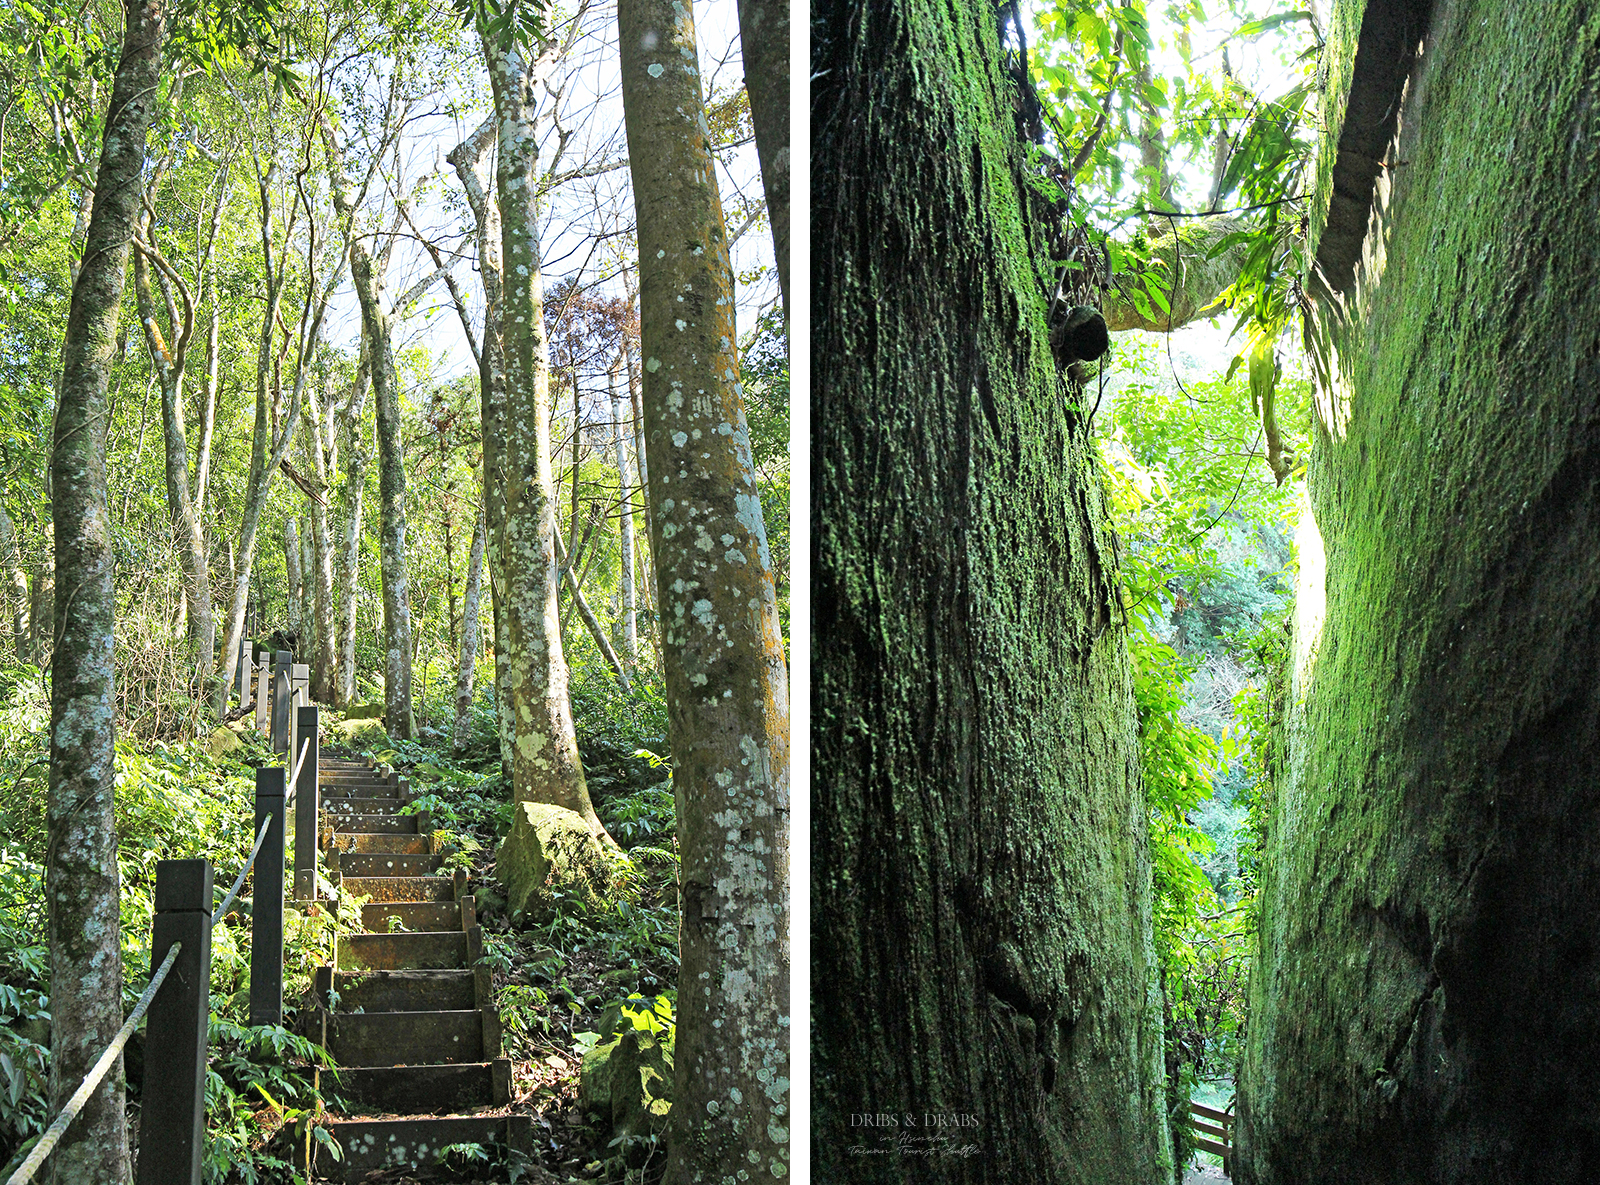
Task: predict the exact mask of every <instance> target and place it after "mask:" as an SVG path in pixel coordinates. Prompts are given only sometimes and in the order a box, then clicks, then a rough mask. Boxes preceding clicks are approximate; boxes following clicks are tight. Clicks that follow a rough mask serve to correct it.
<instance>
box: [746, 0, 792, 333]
mask: <svg viewBox="0 0 1600 1185" xmlns="http://www.w3.org/2000/svg"><path fill="white" fill-rule="evenodd" d="M739 44H740V47H741V49H742V51H743V57H744V89H745V92H746V93H747V94H748V95H749V96H750V122H751V123H752V124H753V125H754V126H755V132H756V155H757V157H758V158H759V159H760V161H761V184H762V187H763V188H764V189H765V190H766V194H767V219H768V221H769V222H771V223H772V246H773V250H774V251H775V252H776V253H777V257H778V287H779V289H780V291H781V293H782V295H783V308H784V313H785V318H786V319H787V314H788V310H789V0H739Z"/></svg>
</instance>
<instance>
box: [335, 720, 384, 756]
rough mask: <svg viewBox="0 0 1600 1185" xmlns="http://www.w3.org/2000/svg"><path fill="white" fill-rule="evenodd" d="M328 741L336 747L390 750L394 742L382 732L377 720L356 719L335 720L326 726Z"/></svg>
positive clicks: (381, 725) (381, 726) (380, 724)
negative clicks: (336, 745)
mask: <svg viewBox="0 0 1600 1185" xmlns="http://www.w3.org/2000/svg"><path fill="white" fill-rule="evenodd" d="M327 731H328V732H329V734H330V736H329V739H330V740H331V741H332V742H333V743H334V744H338V745H346V746H348V747H350V748H352V749H392V748H394V742H392V741H391V740H390V739H389V734H388V733H387V732H385V731H384V729H383V724H382V723H381V722H380V721H377V720H369V719H365V718H359V717H358V718H356V719H348V720H335V721H334V722H333V723H332V724H330V725H328V728H327Z"/></svg>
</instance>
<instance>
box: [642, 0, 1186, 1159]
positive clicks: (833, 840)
mask: <svg viewBox="0 0 1600 1185" xmlns="http://www.w3.org/2000/svg"><path fill="white" fill-rule="evenodd" d="M995 11H996V9H995V6H994V5H992V4H991V3H989V0H960V2H956V3H945V2H934V0H906V2H902V3H898V4H894V3H883V2H876V3H869V4H867V5H864V6H863V5H861V4H858V3H855V2H854V0H824V2H823V3H821V4H820V5H818V6H814V7H813V10H812V22H813V23H812V30H813V34H812V46H813V50H812V52H813V60H812V64H811V68H812V76H813V78H815V79H816V82H815V84H814V87H813V94H812V104H813V106H812V110H813V125H812V126H813V127H814V128H815V129H817V130H816V132H815V134H814V142H813V147H812V161H813V171H812V177H813V201H812V206H811V208H812V211H813V227H812V233H813V237H814V239H815V240H816V241H817V242H825V243H827V244H828V250H827V251H826V252H821V253H819V254H817V256H816V257H815V270H814V272H813V295H812V301H813V304H814V306H815V307H817V308H821V309H827V310H828V316H827V317H826V318H824V319H819V321H818V331H817V334H816V337H815V339H814V341H813V345H812V354H813V358H814V360H815V367H816V369H815V372H814V379H813V391H814V395H813V414H812V425H813V444H812V458H813V460H812V472H813V474H814V479H813V480H814V485H813V491H814V492H813V501H812V507H811V521H812V522H814V523H815V524H817V526H816V530H815V531H814V533H813V536H812V551H813V566H812V588H813V593H812V597H813V600H812V619H813V621H815V622H817V623H818V627H817V635H816V638H815V640H814V643H813V648H812V649H813V659H812V671H813V675H812V704H813V707H812V712H813V715H812V736H813V751H814V756H813V758H812V761H813V766H812V770H813V780H812V787H813V789H812V804H813V805H812V816H811V818H812V821H813V822H812V834H811V868H812V890H811V901H812V905H811V919H812V921H811V928H812V935H813V938H812V948H811V949H812V952H813V954H812V967H811V983H812V988H813V996H812V1011H811V1015H812V1025H813V1033H812V1063H811V1064H812V1082H813V1088H812V1094H811V1132H812V1173H813V1175H814V1176H815V1177H816V1178H817V1179H818V1180H826V1181H830V1182H837V1183H841V1185H852V1183H859V1182H886V1181H898V1180H939V1181H943V1182H950V1183H958V1182H959V1183H962V1185H978V1183H980V1182H981V1183H985V1185H989V1183H992V1185H1046V1183H1049V1185H1061V1183H1068V1185H1156V1183H1158V1182H1163V1181H1167V1182H1170V1181H1171V1180H1172V1179H1173V1165H1172V1159H1171V1148H1170V1144H1169V1141H1168V1139H1167V1130H1166V1120H1165V1106H1164V1084H1163V1067H1162V1060H1161V1059H1162V1028H1161V996H1160V990H1159V982H1158V977H1157V964H1156V962H1155V956H1154V951H1153V949H1152V943H1151V930H1150V926H1151V873H1150V864H1149V857H1148V853H1147V847H1146V833H1145V829H1146V824H1145V811H1146V806H1145V801H1144V792H1143V788H1142V786H1141V784H1140V778H1139V772H1138V770H1139V764H1138V749H1137V741H1136V732H1135V725H1136V718H1135V712H1134V705H1133V697H1132V688H1131V680H1130V676H1129V669H1128V659H1127V651H1126V647H1125V644H1124V640H1123V638H1122V636H1121V633H1120V631H1119V629H1118V622H1119V621H1120V616H1119V614H1118V611H1117V608H1116V604H1117V596H1118V593H1117V579H1116V574H1115V573H1116V553H1115V550H1114V548H1115V541H1114V538H1113V536H1112V534H1111V531H1110V528H1109V525H1108V523H1107V516H1106V509H1105V496H1104V492H1103V489H1102V487H1101V484H1100V481H1099V479H1098V477H1097V476H1096V474H1097V470H1096V462H1095V460H1094V445H1093V442H1092V441H1091V439H1090V434H1089V429H1088V426H1087V425H1086V424H1085V423H1084V420H1083V417H1082V416H1081V415H1080V414H1079V413H1078V412H1077V411H1076V410H1075V409H1076V408H1077V407H1079V406H1080V404H1079V401H1078V396H1079V394H1080V393H1078V392H1073V391H1071V390H1069V389H1067V388H1066V384H1065V382H1064V380H1063V377H1062V375H1061V374H1060V372H1058V370H1057V368H1056V365H1055V361H1054V359H1053V357H1052V356H1051V353H1050V348H1049V341H1048V333H1047V329H1046V324H1045V317H1046V312H1047V302H1046V299H1045V296H1044V295H1043V293H1045V292H1048V291H1049V288H1046V287H1044V286H1043V284H1042V277H1043V276H1044V275H1051V276H1052V282H1053V273H1050V272H1049V271H1048V268H1049V256H1048V250H1047V247H1046V245H1045V244H1044V243H1043V242H1042V241H1041V239H1040V238H1039V237H1037V236H1038V233H1039V232H1038V231H1037V230H1035V231H1033V232H1032V237H1031V236H1030V230H1029V227H1030V226H1031V227H1034V228H1037V227H1039V226H1040V225H1041V223H1042V218H1041V217H1040V214H1041V213H1042V212H1041V211H1038V210H1037V209H1030V208H1029V205H1028V203H1029V202H1030V197H1029V194H1030V187H1029V186H1028V183H1027V180H1026V178H1025V176H1024V167H1023V160H1024V158H1023V153H1022V150H1021V145H1020V144H1019V143H1018V142H1017V139H1016V133H1015V130H1014V128H1015V122H1014V115H1013V108H1012V102H1011V97H1010V94H1011V92H1010V90H1009V89H1008V83H1007V81H1006V75H1005V74H1004V73H1003V72H1002V70H1001V66H1000V60H999V59H1000V46H999V43H998V34H997V30H996V25H995ZM623 44H624V45H626V44H627V40H626V39H624V42H623ZM930 144H932V145H937V146H938V148H937V151H929V150H928V147H927V146H928V145H930ZM650 254H651V252H649V251H641V255H643V256H644V257H645V258H646V259H648V258H649V256H650ZM652 352H653V351H652V350H651V349H650V347H648V346H647V347H646V349H645V353H646V355H647V356H649V355H650V354H651V353H652ZM647 381H648V379H647ZM651 443H652V445H653V444H654V440H653V439H652V442H651ZM655 470H656V465H655V462H654V458H652V461H651V471H652V473H653V472H655ZM749 496H750V497H751V499H752V500H753V499H754V493H753V492H752V493H751V494H750V495H749ZM663 614H664V616H668V618H669V619H670V614H671V609H670V606H669V605H668V603H667V602H666V601H665V600H663ZM685 924H686V925H687V922H686V923H685ZM684 982H688V983H692V982H693V980H692V979H691V978H690V977H689V976H688V975H687V974H685V976H684ZM901 1111H906V1112H911V1113H914V1114H915V1115H916V1119H917V1122H918V1126H919V1128H920V1126H921V1125H922V1123H923V1117H924V1116H925V1115H928V1114H938V1115H944V1116H946V1117H955V1120H956V1122H959V1123H960V1124H961V1125H962V1126H961V1127H959V1128H956V1129H955V1135H954V1140H955V1145H954V1146H955V1147H957V1148H960V1147H964V1146H970V1147H971V1149H972V1150H973V1153H974V1154H972V1155H967V1156H965V1157H964V1158H962V1159H956V1158H953V1157H946V1158H944V1159H941V1160H939V1161H937V1162H935V1163H936V1165H937V1171H933V1169H932V1166H930V1167H929V1170H928V1171H925V1172H922V1171H919V1165H921V1164H926V1163H927V1162H919V1161H914V1160H909V1159H902V1153H901V1151H900V1150H899V1149H898V1148H897V1146H896V1145H895V1143H894V1142H893V1139H892V1136H893V1135H895V1134H898V1133H893V1132H891V1133H884V1132H881V1131H871V1130H864V1129H863V1128H862V1127H860V1126H859V1116H861V1115H863V1114H866V1115H874V1114H881V1113H889V1114H893V1113H896V1112H901ZM912 1134H913V1135H915V1134H916V1133H912ZM886 1135H887V1136H890V1137H891V1138H889V1139H885V1138H884V1137H885V1136H886ZM862 1145H864V1146H865V1150H866V1151H867V1152H868V1153H871V1154H870V1155H852V1154H851V1149H852V1147H853V1146H862ZM916 1147H917V1146H916V1145H912V1146H911V1147H910V1150H911V1151H913V1152H914V1151H915V1150H916ZM879 1153H881V1154H879Z"/></svg>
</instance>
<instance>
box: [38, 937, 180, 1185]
mask: <svg viewBox="0 0 1600 1185" xmlns="http://www.w3.org/2000/svg"><path fill="white" fill-rule="evenodd" d="M182 949H183V943H181V942H174V943H173V944H172V946H171V947H170V948H168V950H167V957H166V958H165V959H164V960H162V963H161V968H160V970H158V971H157V972H156V973H155V974H154V975H152V976H151V977H150V983H149V986H147V987H146V988H145V989H144V995H142V996H140V997H139V1002H138V1003H137V1004H135V1005H134V1006H133V1011H132V1012H130V1013H129V1014H128V1019H127V1020H126V1021H124V1022H123V1025H122V1028H120V1029H119V1030H117V1035H116V1036H115V1037H113V1038H111V1044H110V1045H108V1046H106V1051H105V1052H104V1053H102V1054H101V1055H100V1060H99V1061H97V1062H95V1064H94V1068H93V1069H92V1070H90V1071H89V1072H88V1073H87V1074H85V1075H84V1078H83V1081H82V1082H81V1083H79V1084H78V1089H77V1090H75V1091H73V1093H72V1097H71V1098H70V1099H68V1100H67V1105H66V1106H65V1107H63V1108H62V1109H61V1114H60V1115H57V1116H56V1121H55V1122H54V1123H52V1124H51V1125H50V1127H49V1128H48V1129H47V1130H46V1131H45V1133H44V1135H42V1136H40V1137H39V1142H38V1143H37V1144H35V1145H34V1146H33V1151H32V1152H30V1153H28V1159H27V1160H25V1161H23V1162H22V1164H21V1166H19V1167H18V1169H17V1171H16V1172H14V1173H12V1174H11V1176H10V1177H9V1178H8V1179H7V1181H6V1185H26V1183H27V1182H29V1181H32V1180H33V1174H34V1173H36V1172H38V1171H39V1166H40V1165H42V1164H43V1163H44V1161H45V1157H47V1156H49V1155H50V1152H51V1150H52V1149H53V1148H55V1146H56V1144H57V1143H58V1142H59V1141H60V1139H61V1137H62V1136H63V1135H64V1134H65V1133H66V1130H67V1128H68V1127H70V1126H71V1125H72V1121H73V1120H74V1119H76V1118H77V1117H78V1112H79V1111H81V1110H83V1105H84V1104H85V1103H87V1102H88V1101H89V1099H90V1096H92V1095H93V1094H94V1092H95V1091H96V1090H97V1089H99V1087H100V1080H101V1079H102V1078H104V1077H105V1076H106V1073H107V1071H109V1070H110V1069H111V1067H112V1065H114V1064H115V1063H116V1060H117V1058H118V1057H120V1056H121V1054H122V1047H123V1046H124V1045H126V1044H127V1043H128V1038H129V1037H131V1036H133V1030H134V1029H135V1028H136V1027H138V1024H139V1021H140V1020H141V1019H143V1017H144V1014H145V1012H146V1011H147V1010H148V1009H149V1007H150V1001H151V1000H154V999H155V998H156V991H157V990H158V989H159V988H160V987H161V984H162V981H163V980H165V979H166V978H167V972H168V971H171V970H172V964H173V961H174V960H175V959H177V957H178V952H179V951H180V950H182Z"/></svg>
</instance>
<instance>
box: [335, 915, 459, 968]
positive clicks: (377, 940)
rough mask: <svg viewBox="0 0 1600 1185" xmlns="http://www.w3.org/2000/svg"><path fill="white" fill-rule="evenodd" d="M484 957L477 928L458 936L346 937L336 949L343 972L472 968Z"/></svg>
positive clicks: (380, 935) (354, 935) (366, 935)
mask: <svg viewBox="0 0 1600 1185" xmlns="http://www.w3.org/2000/svg"><path fill="white" fill-rule="evenodd" d="M482 954H483V931H482V930H481V929H479V928H478V927H477V926H474V927H473V928H472V929H471V930H467V931H465V932H462V933H456V934H428V933H423V934H345V935H341V936H340V937H339V939H338V942H337V944H336V946H335V948H334V967H335V968H336V969H337V970H340V971H380V970H389V971H402V970H407V969H420V968H430V967H470V966H472V964H473V963H475V962H477V961H478V958H479V957H480V956H481V955H482Z"/></svg>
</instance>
